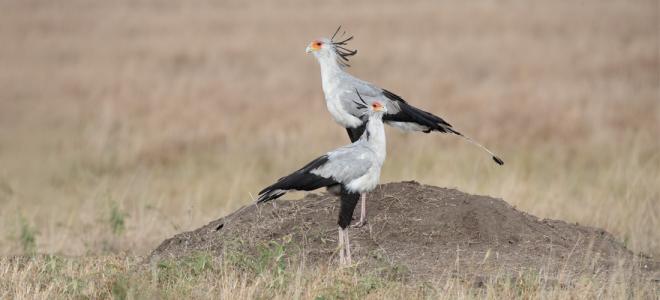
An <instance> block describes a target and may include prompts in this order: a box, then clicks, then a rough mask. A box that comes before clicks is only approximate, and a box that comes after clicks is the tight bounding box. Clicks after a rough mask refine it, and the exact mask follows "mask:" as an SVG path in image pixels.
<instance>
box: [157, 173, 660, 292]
mask: <svg viewBox="0 0 660 300" xmlns="http://www.w3.org/2000/svg"><path fill="white" fill-rule="evenodd" d="M367 203H368V208H369V223H368V224H367V226H365V227H362V228H352V229H351V230H350V237H351V246H352V253H353V259H354V262H357V268H362V269H364V270H374V269H378V268H381V269H382V268H383V267H389V268H395V269H397V270H399V271H401V272H403V273H404V274H405V275H407V277H410V278H425V279H441V278H447V277H448V276H472V278H488V277H492V276H503V275H506V276H520V275H521V274H529V272H531V273H532V274H537V275H539V276H548V277H554V278H557V276H560V277H573V278H576V277H579V276H580V275H589V276H591V277H593V276H594V275H595V276H596V277H606V276H608V274H610V273H611V272H612V271H614V270H620V269H621V268H626V269H627V270H641V271H643V272H641V273H640V272H637V271H634V272H632V273H631V274H646V275H649V276H650V277H651V280H655V279H657V273H656V274H654V272H657V269H658V263H657V262H656V261H654V260H653V259H651V258H649V257H644V256H640V255H634V254H633V253H632V252H631V251H629V250H628V249H626V247H625V246H624V245H623V244H621V243H620V242H618V241H617V240H616V239H615V238H614V237H613V236H612V235H611V234H609V233H607V232H605V231H604V230H601V229H597V228H591V227H586V226H581V225H578V224H569V223H566V222H563V221H556V220H548V219H539V218H537V217H535V216H532V215H529V214H526V213H524V212H521V211H518V210H517V209H516V208H515V207H512V206H511V205H509V204H507V203H506V202H505V201H503V200H501V199H495V198H491V197H488V196H475V195H469V194H466V193H463V192H460V191H458V190H455V189H446V188H439V187H434V186H427V185H421V184H419V183H416V182H401V183H388V184H383V185H380V186H378V188H377V189H376V190H375V191H374V192H372V193H370V194H369V198H368V201H367ZM338 209H339V203H338V199H337V198H336V197H334V196H332V195H329V194H327V193H322V194H320V195H319V194H308V195H307V196H305V197H304V198H303V199H301V200H290V201H286V200H276V201H273V202H271V203H267V204H264V205H259V206H255V205H251V206H246V207H243V208H242V209H240V210H238V211H236V212H234V213H232V214H230V215H228V216H226V217H224V218H220V219H218V220H215V221H213V222H211V223H209V224H208V225H206V226H204V227H202V228H199V229H197V230H193V231H189V232H184V233H181V234H178V235H176V236H174V237H172V238H170V239H168V240H166V241H164V242H163V243H162V244H161V245H160V246H159V247H158V248H157V249H156V250H154V251H153V253H152V254H151V255H150V257H149V260H150V261H151V262H155V261H160V260H162V259H171V258H180V257H184V256H188V255H191V254H193V253H196V252H200V251H204V252H210V253H213V255H216V256H218V257H220V258H222V257H225V256H226V255H228V254H231V253H241V254H246V255H258V253H257V252H258V251H259V250H258V249H259V247H263V246H264V245H269V244H271V245H272V242H273V241H274V242H277V243H278V244H279V245H285V247H286V249H287V252H286V253H287V255H289V256H291V257H298V258H301V257H303V258H304V260H305V264H307V265H325V266H328V265H333V264H335V265H336V264H337V251H336V246H337V244H336V242H337V214H338ZM358 214H359V206H358V208H357V209H356V215H358Z"/></svg>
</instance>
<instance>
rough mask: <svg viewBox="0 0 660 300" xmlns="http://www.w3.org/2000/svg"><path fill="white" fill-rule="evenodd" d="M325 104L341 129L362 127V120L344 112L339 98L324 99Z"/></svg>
mask: <svg viewBox="0 0 660 300" xmlns="http://www.w3.org/2000/svg"><path fill="white" fill-rule="evenodd" d="M325 104H326V106H327V108H328V112H330V115H331V116H332V118H333V119H334V120H335V122H337V123H338V124H339V125H341V126H342V127H344V128H355V127H358V126H360V125H362V120H360V119H359V118H358V117H356V116H353V115H352V114H351V113H350V112H349V111H348V110H346V108H345V107H344V105H342V101H341V99H340V98H339V97H337V96H335V97H326V99H325Z"/></svg>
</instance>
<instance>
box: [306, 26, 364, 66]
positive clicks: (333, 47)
mask: <svg viewBox="0 0 660 300" xmlns="http://www.w3.org/2000/svg"><path fill="white" fill-rule="evenodd" d="M340 29H341V26H339V28H337V30H336V31H335V33H334V34H333V35H332V37H331V38H320V39H315V40H313V41H311V42H310V43H309V45H307V48H306V49H305V52H306V53H312V54H313V55H314V56H316V58H318V59H322V58H335V59H336V60H337V63H339V65H341V66H342V67H350V65H349V64H348V58H349V57H351V56H353V55H355V54H357V50H350V49H347V48H346V47H345V46H346V45H347V43H348V41H350V40H352V39H353V36H349V37H347V38H345V39H343V40H342V38H343V37H344V35H345V34H346V32H345V31H344V32H343V33H342V34H341V37H339V38H338V41H335V40H334V39H335V37H337V33H339V30H340Z"/></svg>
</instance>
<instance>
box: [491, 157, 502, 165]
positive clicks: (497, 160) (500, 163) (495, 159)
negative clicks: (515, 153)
mask: <svg viewBox="0 0 660 300" xmlns="http://www.w3.org/2000/svg"><path fill="white" fill-rule="evenodd" d="M493 160H494V161H495V162H496V163H497V164H498V165H500V166H501V165H503V164H504V161H503V160H502V159H501V158H499V157H497V156H493Z"/></svg>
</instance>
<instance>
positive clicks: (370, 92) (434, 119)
mask: <svg viewBox="0 0 660 300" xmlns="http://www.w3.org/2000/svg"><path fill="white" fill-rule="evenodd" d="M338 31H339V30H338ZM338 31H337V32H338ZM337 32H336V33H335V35H333V38H334V37H335V36H336V35H337ZM351 38H352V37H350V38H348V39H345V40H343V41H341V42H335V41H333V40H332V39H328V38H321V39H318V40H315V41H313V42H312V43H311V44H310V46H308V47H307V52H311V53H313V54H314V56H315V57H316V59H317V60H318V62H319V65H320V66H321V82H322V86H323V93H324V95H325V100H326V106H327V108H328V111H329V112H330V114H331V115H332V117H333V119H334V120H335V121H336V122H337V123H338V124H339V125H341V126H342V127H344V128H347V129H351V128H359V127H360V126H361V125H362V123H363V122H364V120H362V119H360V118H359V116H360V113H359V109H357V108H356V107H355V105H353V102H354V98H355V97H356V91H357V93H359V94H360V95H361V96H362V97H363V98H364V99H365V100H366V101H374V100H378V101H381V102H382V103H383V104H384V105H385V106H386V107H387V111H388V112H387V113H386V114H385V116H384V117H383V121H384V122H385V123H386V124H388V125H390V126H393V127H396V128H399V129H401V130H404V131H422V132H425V133H429V132H432V131H437V132H441V133H451V134H455V135H457V136H459V137H461V138H464V139H465V140H467V141H468V142H470V143H472V144H474V145H476V146H477V147H479V148H481V149H483V150H484V151H486V152H487V153H489V154H490V155H491V156H492V158H493V160H494V161H495V162H497V163H498V164H500V165H501V164H503V163H504V162H503V161H502V160H501V159H500V158H499V157H497V156H496V155H495V154H494V153H493V152H491V151H490V150H488V149H487V148H486V147H484V146H482V145H481V144H479V143H477V142H476V141H474V140H473V139H471V138H470V137H468V136H465V135H464V134H462V133H460V132H458V131H457V130H456V129H454V128H453V127H452V125H451V124H449V123H448V122H446V121H445V120H443V119H442V118H440V117H438V116H436V115H434V114H432V113H429V112H426V111H424V110H421V109H419V108H416V107H414V106H412V105H410V104H409V103H407V102H406V101H405V100H403V99H402V98H401V97H399V96H398V95H396V94H394V93H392V92H390V91H388V90H385V89H383V88H380V87H378V86H376V85H374V84H372V83H369V82H366V81H364V80H361V79H359V78H356V77H354V76H353V75H351V74H349V73H348V72H346V71H345V68H347V67H348V64H347V62H348V57H349V56H352V55H355V53H356V52H354V51H351V50H348V49H347V48H346V47H347V45H346V42H347V41H348V40H350V39H351ZM349 134H350V130H349Z"/></svg>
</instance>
